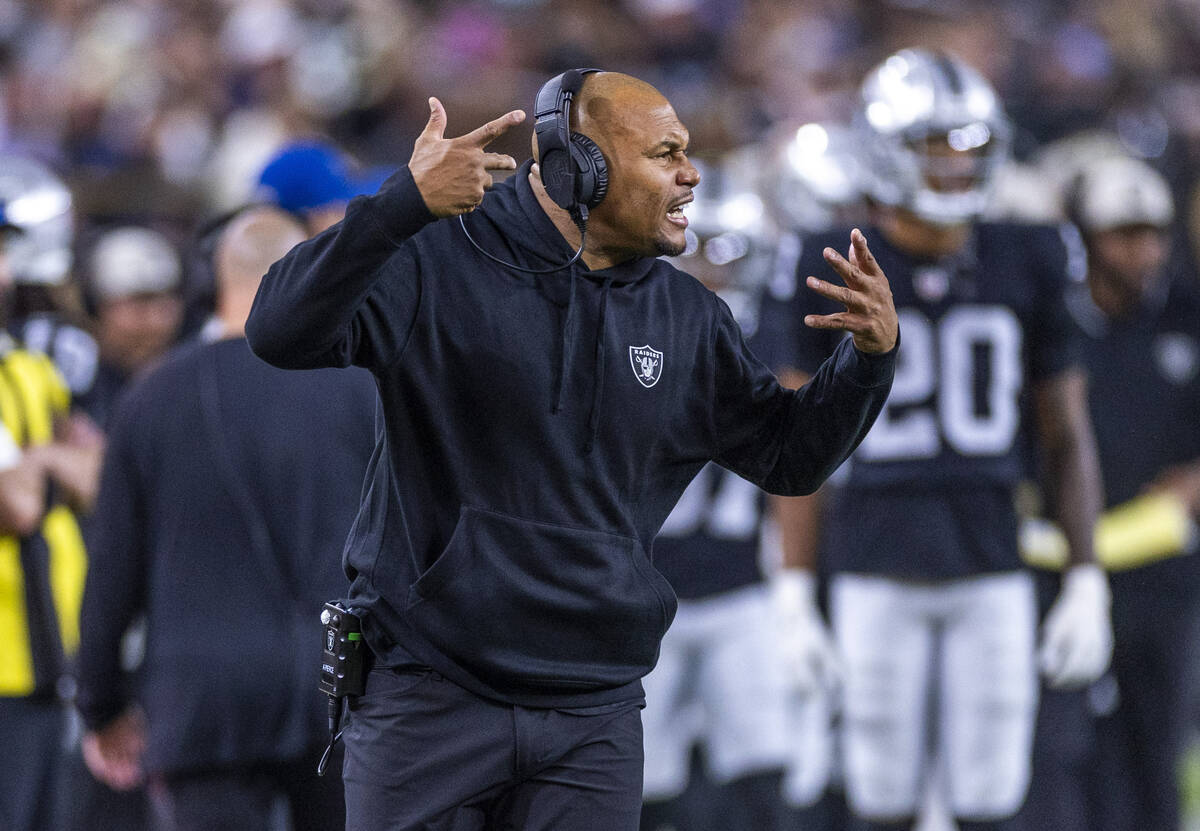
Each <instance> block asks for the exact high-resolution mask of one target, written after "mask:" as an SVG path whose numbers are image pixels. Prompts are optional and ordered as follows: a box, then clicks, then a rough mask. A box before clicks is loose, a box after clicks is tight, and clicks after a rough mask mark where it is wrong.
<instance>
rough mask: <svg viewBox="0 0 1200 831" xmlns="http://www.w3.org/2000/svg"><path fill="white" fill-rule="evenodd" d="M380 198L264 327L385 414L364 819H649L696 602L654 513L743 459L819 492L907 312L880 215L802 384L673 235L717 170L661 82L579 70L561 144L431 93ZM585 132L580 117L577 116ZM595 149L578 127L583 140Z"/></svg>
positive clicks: (480, 823)
mask: <svg viewBox="0 0 1200 831" xmlns="http://www.w3.org/2000/svg"><path fill="white" fill-rule="evenodd" d="M429 104H430V116H429V123H428V124H427V125H426V127H425V129H424V131H423V132H422V133H421V135H420V136H419V137H418V138H417V141H416V144H415V146H414V149H413V155H412V158H411V159H410V161H409V163H408V165H407V166H405V167H403V168H401V169H400V170H399V171H398V172H397V173H396V174H395V175H394V176H393V177H392V178H391V179H390V180H389V181H388V182H386V183H385V184H384V186H383V188H382V189H381V190H380V192H379V193H378V194H376V195H375V196H371V197H360V198H358V199H355V200H354V201H352V202H351V203H350V207H349V209H348V211H347V213H346V217H345V219H344V220H343V221H342V222H340V223H338V224H337V225H335V226H333V227H332V228H330V229H328V230H327V231H325V232H323V233H322V234H320V235H318V236H316V237H315V238H313V239H312V240H309V241H307V242H305V243H304V244H302V245H300V246H297V247H296V248H294V249H292V251H291V252H289V253H288V255H287V256H286V257H284V258H283V259H282V260H280V261H279V262H278V263H276V264H275V265H273V266H272V267H271V270H270V272H269V273H268V274H267V276H266V277H265V278H264V280H263V284H262V286H261V288H260V289H259V293H258V298H257V299H256V300H255V305H254V309H253V311H252V313H251V316H250V320H249V322H248V325H247V334H248V336H249V338H250V343H251V346H252V347H253V349H254V351H255V352H256V353H257V354H258V355H260V356H261V357H263V358H264V359H265V360H267V361H269V362H271V363H274V364H276V365H277V366H281V367H291V368H313V367H324V366H349V365H357V366H362V367H366V368H368V369H370V370H371V371H372V373H373V374H374V375H375V378H376V382H377V384H378V386H379V390H380V395H381V400H382V405H383V414H384V430H383V433H382V435H381V437H380V441H379V444H378V445H377V452H376V454H375V456H374V458H373V463H372V468H371V473H370V477H371V483H370V486H369V487H368V488H366V489H365V490H364V498H363V502H362V506H361V508H360V512H359V518H358V521H357V522H356V523H355V528H354V531H353V533H352V534H351V536H350V539H349V541H348V543H347V547H346V555H345V559H346V570H347V573H348V574H349V575H350V576H351V578H352V580H353V583H352V586H351V591H350V602H351V604H352V606H353V608H354V609H356V610H357V611H358V614H359V616H360V617H361V620H362V634H363V638H364V640H365V642H366V644H367V646H368V648H369V652H370V655H371V656H372V660H373V662H374V666H373V668H372V669H371V670H370V672H369V674H368V676H367V680H366V692H365V694H364V695H362V696H359V697H356V698H352V700H351V703H350V718H349V723H348V725H347V727H346V731H345V737H346V762H345V767H344V778H345V782H346V804H347V823H348V826H349V827H352V828H354V829H356V831H357V829H392V831H399V829H418V828H420V829H427V828H437V829H454V830H455V831H459V830H460V829H462V830H464V831H465V830H466V829H482V828H513V829H516V828H520V829H523V831H536V830H537V829H552V828H553V829H570V830H571V831H590V830H591V829H595V831H601V829H603V831H621V829H625V830H626V831H631V830H632V829H635V828H637V826H638V818H639V813H640V800H641V783H642V732H641V721H640V712H639V710H640V708H641V706H642V704H643V701H644V696H643V691H642V686H641V681H640V679H641V677H642V676H643V675H645V674H646V672H648V671H649V670H650V668H651V667H652V666H653V665H654V662H655V660H656V659H657V655H658V644H659V640H660V639H661V637H662V635H663V632H664V631H665V630H666V628H667V626H668V625H669V624H670V622H671V619H672V617H673V616H674V613H675V596H674V593H673V592H672V590H671V586H670V585H668V583H667V582H666V580H665V579H664V578H663V576H662V575H661V574H659V573H658V572H657V571H656V570H655V569H654V566H653V565H652V563H651V556H650V551H651V544H652V541H653V539H654V535H655V534H656V533H657V532H658V529H659V527H660V526H661V525H662V523H663V521H664V520H665V519H666V517H667V514H668V513H669V512H670V510H671V508H672V506H673V505H674V504H675V502H676V500H677V499H678V498H679V496H680V494H681V493H682V492H683V490H684V488H685V487H686V486H687V484H688V482H689V481H690V480H691V479H692V477H693V476H695V475H696V473H697V472H698V471H699V470H700V469H701V468H702V467H703V466H704V464H705V463H706V462H708V461H709V460H715V461H717V462H718V463H720V464H721V465H723V466H725V467H727V468H729V469H730V470H733V471H734V472H735V473H738V474H740V475H741V476H743V477H745V478H747V479H749V480H750V481H752V482H755V483H756V484H759V485H761V486H762V487H764V488H765V489H766V490H768V491H773V492H781V493H801V492H808V491H811V490H813V489H815V488H816V487H817V486H818V485H819V484H820V483H821V481H822V480H823V479H824V478H825V477H826V476H827V475H828V474H829V473H830V472H831V471H832V470H833V469H834V468H836V467H837V465H838V464H839V463H840V462H841V461H842V460H843V459H844V458H845V456H846V455H847V454H848V453H849V452H850V450H851V449H852V448H853V447H854V446H855V445H856V444H857V443H858V441H859V440H860V439H861V438H862V436H863V435H864V433H865V432H866V430H867V429H868V427H869V426H870V424H871V422H872V420H873V419H874V417H875V414H876V413H877V412H878V411H879V409H880V407H881V406H882V404H883V401H884V399H885V398H886V396H887V392H888V388H889V386H890V383H891V378H892V374H893V371H894V365H895V355H894V346H895V343H896V341H897V327H896V315H895V311H894V310H893V309H892V306H891V301H890V293H889V291H888V286H887V280H886V278H885V277H884V276H883V273H882V272H881V271H880V270H879V267H878V265H877V264H876V263H875V261H874V259H873V258H872V257H871V255H870V252H869V251H868V250H867V246H866V242H865V241H864V240H863V239H862V237H861V235H855V237H854V239H853V247H852V248H851V251H850V255H849V256H850V259H849V260H846V259H844V258H842V257H841V256H839V255H838V254H836V253H835V252H833V251H830V252H829V262H830V264H831V265H832V267H833V269H834V271H836V272H837V274H838V275H840V276H841V277H842V279H843V280H844V281H845V283H846V285H845V286H842V285H833V284H831V283H828V282H825V281H823V280H821V281H818V280H815V279H814V281H813V283H812V285H813V287H814V288H815V289H816V290H817V291H819V292H820V293H822V294H825V295H827V296H830V297H833V298H835V299H837V300H841V301H843V302H844V303H845V304H846V305H847V307H848V308H847V312H845V313H843V314H837V315H831V316H829V317H825V318H814V319H813V320H812V321H811V322H812V323H813V325H821V326H825V327H827V328H836V329H841V330H845V331H848V332H850V333H851V334H852V336H853V337H852V338H847V340H846V342H845V343H844V344H843V345H842V347H841V348H839V350H838V351H837V353H836V354H835V355H834V356H833V357H832V358H831V360H830V361H829V363H828V364H827V366H825V367H824V368H823V369H822V370H821V371H819V372H818V373H817V375H816V376H815V378H814V380H813V381H812V382H811V383H810V384H809V385H808V387H806V388H805V389H804V390H803V391H801V392H798V393H797V392H793V391H789V390H786V389H784V388H783V387H781V386H780V385H779V384H778V383H777V382H776V380H775V378H774V377H773V376H772V375H771V373H770V372H769V371H768V370H767V369H766V367H764V366H763V365H762V364H761V363H760V362H759V361H758V360H757V359H756V358H754V356H753V355H752V354H751V353H750V351H749V350H748V349H747V348H746V346H745V344H744V342H743V340H742V337H741V333H740V331H739V330H738V327H737V324H736V323H735V322H734V319H733V316H732V315H731V314H730V312H729V309H728V308H727V307H726V306H725V305H724V303H722V302H721V301H720V300H719V299H717V297H716V296H715V295H714V294H712V293H711V292H710V291H708V290H707V289H706V288H704V287H703V286H702V285H701V284H700V283H699V282H697V281H696V280H694V279H692V278H691V277H689V276H688V275H686V274H684V273H682V272H680V271H678V270H676V269H675V268H673V267H672V266H671V265H669V264H668V263H666V262H665V261H664V260H661V259H658V257H659V255H662V254H678V253H680V252H682V251H683V249H684V245H685V232H686V229H687V218H686V216H685V214H684V209H685V206H686V205H687V203H688V202H690V201H691V199H692V189H693V188H694V187H696V185H697V184H698V182H699V174H698V173H697V171H696V168H695V167H693V166H692V164H691V162H689V161H688V157H687V150H688V132H687V129H686V128H685V127H684V126H683V124H682V123H681V122H680V120H679V118H678V117H677V116H676V114H675V111H674V110H673V109H672V108H671V105H670V103H669V102H668V101H667V100H666V99H665V98H664V97H663V96H662V95H661V94H660V93H659V92H658V91H657V90H655V89H654V88H653V87H651V86H649V85H648V84H646V83H644V82H642V81H639V80H637V79H635V78H630V77H628V76H625V75H620V74H617V73H605V72H594V71H571V72H568V73H565V74H564V75H562V76H559V77H557V78H554V79H552V80H551V81H550V82H549V83H547V84H546V85H545V86H544V87H543V88H542V90H541V92H540V93H539V95H538V97H537V102H536V108H535V118H536V121H537V123H536V124H535V130H534V131H535V140H534V156H535V159H534V160H533V161H529V162H526V163H525V164H524V165H522V166H521V167H520V169H517V170H516V173H515V175H513V176H511V177H510V178H509V179H507V180H506V181H505V182H503V183H501V184H499V185H497V186H496V187H494V188H492V187H491V184H492V173H493V172H494V171H503V170H513V169H515V168H516V167H517V165H516V162H515V161H514V160H513V159H512V158H510V157H508V156H504V155H500V154H496V153H490V152H488V151H487V146H488V144H489V143H491V142H492V141H493V140H494V139H496V138H497V137H498V136H499V135H501V134H502V133H503V132H505V131H506V130H508V129H510V128H512V127H514V126H516V125H517V124H519V123H520V122H521V121H522V120H523V119H524V113H522V112H521V111H513V112H510V113H508V114H506V115H503V116H501V117H500V118H497V119H496V120H494V121H492V122H490V123H488V124H485V125H483V126H482V127H479V128H478V129H476V130H473V131H471V132H469V133H467V134H466V135H463V136H460V137H457V138H446V136H445V129H446V113H445V110H444V109H443V107H442V105H441V103H440V102H439V101H438V100H437V99H436V98H431V99H430V102H429ZM568 124H569V125H570V127H572V128H574V131H575V132H574V134H573V135H571V136H568V133H569V132H570V131H569V130H568V129H567V125H568ZM568 147H570V148H571V149H570V150H568Z"/></svg>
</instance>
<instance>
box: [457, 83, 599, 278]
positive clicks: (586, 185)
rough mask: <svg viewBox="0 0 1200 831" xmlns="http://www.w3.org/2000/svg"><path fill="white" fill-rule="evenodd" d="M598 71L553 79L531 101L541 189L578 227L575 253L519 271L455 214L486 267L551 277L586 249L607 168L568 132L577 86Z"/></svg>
mask: <svg viewBox="0 0 1200 831" xmlns="http://www.w3.org/2000/svg"><path fill="white" fill-rule="evenodd" d="M599 71H600V70H599V69H569V70H567V71H566V72H564V73H562V74H561V75H556V76H554V77H553V78H551V79H550V80H549V81H547V82H546V83H544V84H543V85H542V88H541V89H540V90H538V94H537V98H535V99H534V102H533V117H534V124H533V134H534V137H535V140H536V141H537V152H538V165H539V166H540V169H541V172H542V185H543V186H544V187H545V188H546V193H548V194H549V195H550V198H551V199H552V200H554V204H556V205H558V206H559V207H560V208H563V209H564V210H566V211H568V212H569V213H570V214H571V219H573V220H574V221H575V224H576V225H578V226H579V248H578V249H577V250H576V251H575V254H574V255H572V257H571V259H569V260H567V261H566V262H565V263H562V264H561V265H556V266H551V267H550V268H525V266H520V265H517V264H516V263H510V262H505V261H504V260H502V259H500V258H499V257H497V256H496V255H495V254H489V253H488V252H487V251H485V250H484V249H483V248H482V247H481V246H480V245H479V243H477V242H475V240H474V238H472V236H471V232H470V231H468V230H467V222H466V220H465V219H463V214H459V215H458V224H459V226H461V227H462V230H463V234H465V235H466V237H467V242H469V243H471V246H472V247H473V248H474V249H475V250H476V251H478V252H479V253H480V254H482V255H483V256H485V257H487V258H488V259H489V260H491V261H492V262H494V263H499V264H500V265H502V266H504V267H505V268H511V269H513V270H515V271H522V272H525V273H526V274H552V273H554V272H555V271H562V270H563V269H564V268H570V267H571V266H572V265H574V264H575V263H576V262H578V261H579V258H580V257H581V256H583V249H584V246H585V245H586V244H587V221H588V210H589V209H590V208H594V207H596V206H597V205H599V204H600V201H601V200H602V199H604V195H605V194H606V193H608V163H607V162H606V161H605V160H604V153H602V152H601V151H600V148H599V147H597V146H596V143H595V142H594V141H592V140H591V139H590V138H588V137H587V136H585V135H583V134H582V133H572V132H571V102H572V101H574V100H575V96H576V95H578V94H579V90H580V88H582V87H583V76H584V75H587V74H588V73H589V72H599Z"/></svg>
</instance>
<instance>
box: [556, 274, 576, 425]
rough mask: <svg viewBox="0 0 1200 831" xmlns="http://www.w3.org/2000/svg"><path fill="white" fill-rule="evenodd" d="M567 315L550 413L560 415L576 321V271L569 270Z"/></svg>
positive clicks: (564, 320)
mask: <svg viewBox="0 0 1200 831" xmlns="http://www.w3.org/2000/svg"><path fill="white" fill-rule="evenodd" d="M567 283H568V285H569V286H570V288H569V289H568V290H567V313H566V314H565V315H564V316H563V325H562V340H561V342H560V348H559V352H558V380H557V389H556V390H555V391H554V404H553V405H552V406H551V407H550V412H551V413H552V414H554V415H558V411H559V410H561V409H562V399H563V390H565V389H566V387H567V367H568V366H570V365H571V364H570V357H571V352H572V351H574V350H573V349H572V347H573V346H574V341H573V339H572V338H571V323H572V322H573V321H574V320H575V269H573V268H570V269H567Z"/></svg>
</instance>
